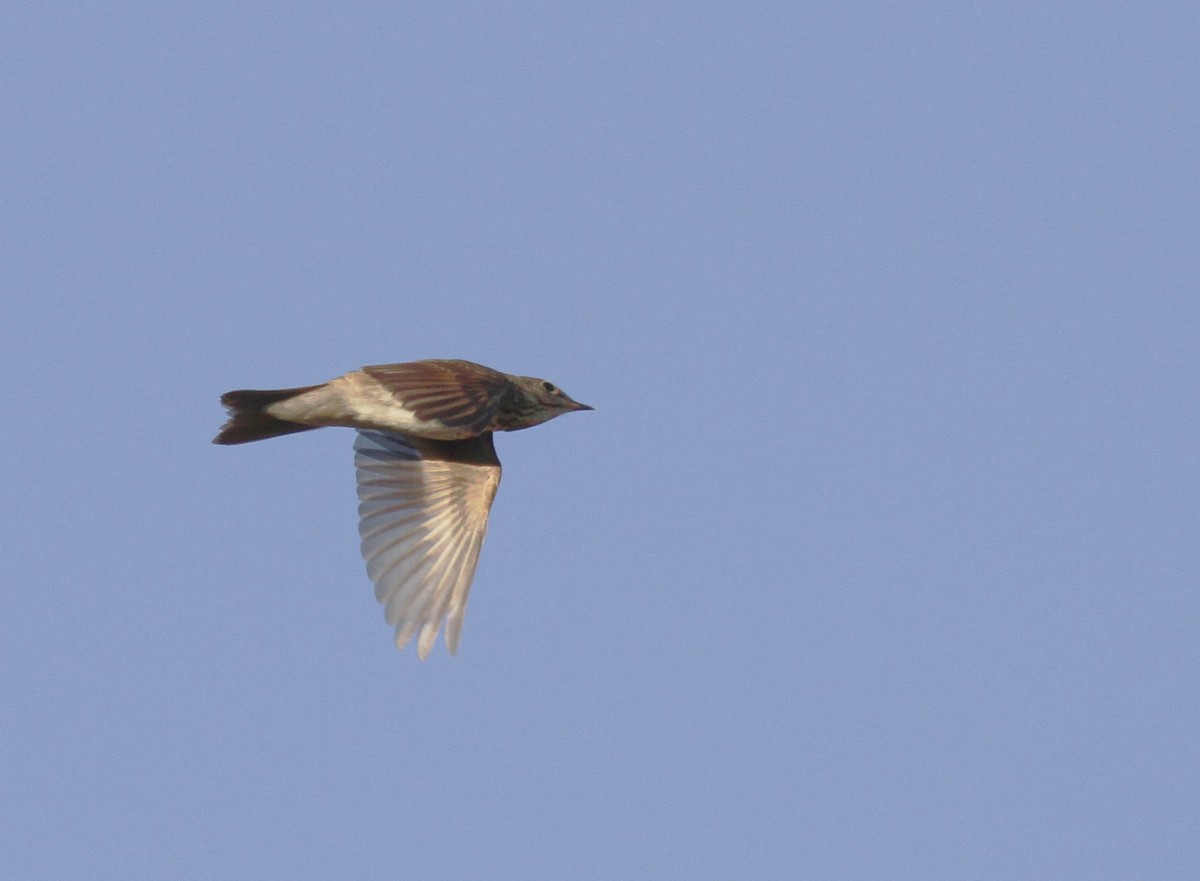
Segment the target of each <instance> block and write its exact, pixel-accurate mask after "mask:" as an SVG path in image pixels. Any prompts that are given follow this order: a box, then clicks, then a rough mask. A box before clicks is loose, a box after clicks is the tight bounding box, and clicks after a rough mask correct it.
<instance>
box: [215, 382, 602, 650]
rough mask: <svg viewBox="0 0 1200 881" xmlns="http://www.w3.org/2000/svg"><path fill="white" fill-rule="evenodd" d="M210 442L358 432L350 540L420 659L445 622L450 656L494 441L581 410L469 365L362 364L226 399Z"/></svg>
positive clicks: (538, 387)
mask: <svg viewBox="0 0 1200 881" xmlns="http://www.w3.org/2000/svg"><path fill="white" fill-rule="evenodd" d="M221 403H222V404H223V405H224V406H225V408H226V409H227V410H228V411H229V420H228V421H227V422H226V423H225V424H224V425H223V426H222V427H221V431H220V433H219V434H218V435H217V436H216V437H215V438H214V439H213V443H215V444H244V443H249V442H250V441H257V440H265V439H266V438H270V437H278V436H280V435H284V434H292V433H294V432H298V431H308V430H310V429H313V428H321V427H323V426H346V427H349V428H355V429H358V436H357V438H356V439H355V442H354V467H355V470H356V471H357V475H358V499H359V505H358V513H359V525H358V531H359V535H360V536H361V538H362V553H363V557H364V558H365V559H366V561H367V573H368V575H370V577H371V581H372V582H373V583H374V585H375V596H376V598H377V599H378V600H379V602H380V603H382V604H383V607H384V614H385V616H386V618H387V622H388V624H390V625H391V626H392V627H394V628H395V630H396V646H397V648H401V649H403V648H404V647H405V646H406V645H407V644H408V642H409V640H411V639H412V638H413V637H414V636H416V637H417V654H418V656H419V657H420V658H421V660H424V659H425V658H427V657H428V656H429V652H430V651H431V650H432V648H433V644H434V642H435V641H436V640H437V635H438V630H439V629H440V628H441V626H442V623H443V622H445V625H446V646H447V647H448V648H449V649H450V653H451V654H454V653H455V652H456V651H457V649H458V642H459V637H460V635H461V634H462V625H463V617H464V615H465V614H466V611H467V594H468V592H469V591H470V590H471V579H472V578H473V577H474V575H475V564H476V563H477V562H478V560H479V549H480V547H481V546H482V545H483V537H484V534H485V533H486V532H487V521H488V511H489V510H490V509H491V506H492V499H493V498H495V496H496V488H497V487H498V486H499V485H500V460H499V459H498V458H496V448H495V446H494V444H493V443H492V433H493V432H497V431H517V430H518V429H521V428H531V427H532V426H534V425H540V424H541V423H543V422H546V421H547V420H549V419H553V418H554V417H555V416H558V415H560V414H562V413H570V412H572V411H575V410H591V409H592V408H591V407H589V406H588V405H587V404H581V403H579V402H578V401H573V400H571V398H570V397H568V396H567V394H566V393H565V392H563V391H562V390H561V389H560V388H558V387H557V386H555V385H554V384H553V383H550V382H547V381H546V380H544V379H537V378H535V377H532V376H514V375H512V374H508V373H501V372H499V371H498V370H492V369H491V368H490V367H484V366H483V365H482V364H475V363H473V362H471V361H442V360H428V361H410V362H408V363H405V364H382V365H378V366H375V367H364V368H362V369H361V370H355V371H353V372H351V373H347V374H346V375H344V376H339V377H338V378H337V379H332V380H330V381H329V382H327V383H324V384H323V385H310V386H303V387H300V388H289V389H275V390H271V391H265V390H253V389H243V390H240V391H232V392H226V393H225V394H223V395H222V396H221Z"/></svg>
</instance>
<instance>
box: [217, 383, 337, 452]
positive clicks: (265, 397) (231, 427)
mask: <svg viewBox="0 0 1200 881" xmlns="http://www.w3.org/2000/svg"><path fill="white" fill-rule="evenodd" d="M315 388H320V386H315V385H309V386H304V387H303V388H284V389H272V390H269V391H265V390H258V389H239V390H238V391H234V392H226V393H225V394H223V395H221V403H222V404H224V405H225V409H227V410H228V411H229V421H228V422H226V423H225V424H224V425H222V426H221V431H220V433H219V434H218V435H217V436H216V437H214V438H213V443H214V444H245V443H249V442H250V441H256V440H266V439H267V438H269V437H279V436H280V435H283V434H293V433H295V432H297V431H308V430H310V429H313V428H316V427H317V426H315V425H301V424H300V423H299V422H289V421H287V420H286V419H276V418H275V417H274V416H272V415H271V414H269V413H267V411H266V408H267V407H269V406H271V405H272V404H274V403H276V402H278V401H285V400H287V399H288V398H291V397H293V396H295V395H299V394H303V393H304V392H310V391H312V390H313V389H315Z"/></svg>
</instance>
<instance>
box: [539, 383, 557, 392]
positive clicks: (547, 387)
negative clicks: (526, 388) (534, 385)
mask: <svg viewBox="0 0 1200 881" xmlns="http://www.w3.org/2000/svg"><path fill="white" fill-rule="evenodd" d="M542 388H544V389H545V390H546V391H548V392H556V391H558V389H556V388H555V387H554V384H553V383H549V382H543V383H542Z"/></svg>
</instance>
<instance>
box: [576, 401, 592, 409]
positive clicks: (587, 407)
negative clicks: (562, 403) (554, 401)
mask: <svg viewBox="0 0 1200 881" xmlns="http://www.w3.org/2000/svg"><path fill="white" fill-rule="evenodd" d="M571 403H572V404H574V405H575V409H576V410H595V409H596V408H595V407H592V406H589V405H588V404H581V403H579V402H578V401H572V402H571Z"/></svg>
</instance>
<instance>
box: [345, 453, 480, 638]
mask: <svg viewBox="0 0 1200 881" xmlns="http://www.w3.org/2000/svg"><path fill="white" fill-rule="evenodd" d="M488 449H490V447H489V448H488ZM492 458H493V459H494V456H493V457H492ZM354 466H355V469H356V471H357V475H358V499H359V505H358V513H359V526H358V530H359V534H360V536H361V537H362V553H363V558H364V559H365V560H366V561H367V573H368V575H370V577H371V581H372V582H374V584H375V597H376V599H378V600H379V602H380V603H382V604H383V606H384V614H385V616H386V617H387V622H388V624H390V625H391V626H392V627H394V628H395V629H396V646H397V647H398V648H401V649H402V648H404V647H405V646H406V645H407V644H408V642H409V640H411V639H412V638H413V636H417V654H418V655H419V656H420V658H421V660H424V659H425V658H427V657H428V656H429V652H430V651H431V650H432V649H433V644H434V642H435V641H436V640H437V634H438V629H439V628H440V627H441V626H442V622H443V621H445V622H446V646H447V647H448V648H449V649H450V653H451V654H454V652H456V651H457V650H458V641H459V637H460V635H461V633H462V625H463V617H464V616H465V615H466V611H467V594H468V593H469V592H470V590H471V579H472V578H473V577H474V575H475V565H476V563H477V562H478V560H479V549H480V548H481V547H482V545H483V537H484V535H485V534H486V533H487V518H488V511H489V510H490V509H491V506H492V499H493V498H495V495H496V487H498V486H499V485H500V465H499V463H498V462H497V463H496V464H489V463H484V464H474V463H470V462H462V461H451V460H446V459H441V458H438V457H437V456H436V448H434V449H432V450H431V449H429V448H428V447H427V445H423V444H421V442H420V441H413V440H411V439H409V438H406V437H404V436H403V435H399V434H391V433H387V432H379V431H359V432H358V437H357V439H356V440H355V442H354Z"/></svg>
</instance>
